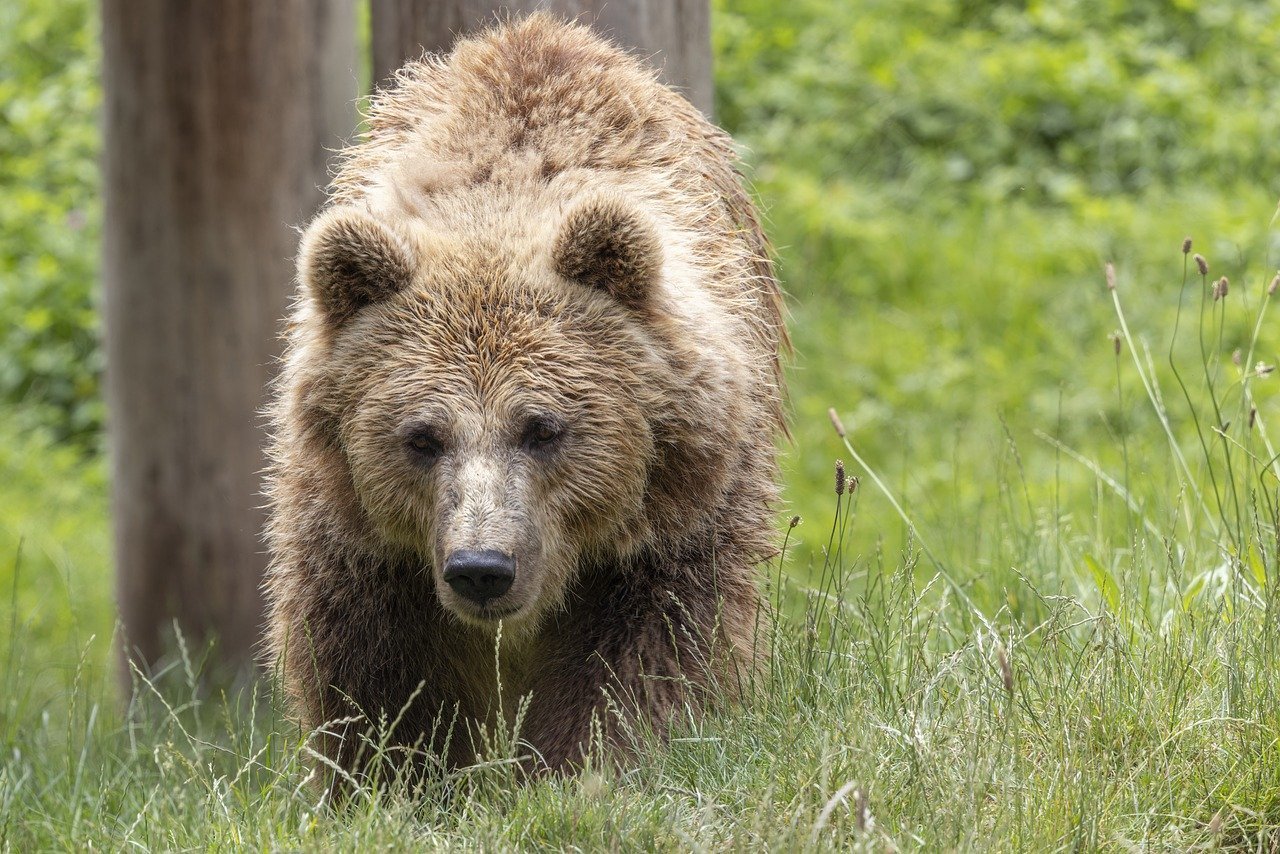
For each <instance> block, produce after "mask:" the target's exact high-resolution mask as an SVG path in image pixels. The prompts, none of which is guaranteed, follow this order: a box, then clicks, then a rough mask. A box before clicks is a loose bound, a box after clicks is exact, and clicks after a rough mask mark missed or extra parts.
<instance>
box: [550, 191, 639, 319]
mask: <svg viewBox="0 0 1280 854" xmlns="http://www.w3.org/2000/svg"><path fill="white" fill-rule="evenodd" d="M553 258H554V262H555V269H556V272H557V273H559V274H560V275H561V276H564V277H565V278H566V279H573V280H575V281H578V282H581V283H582V284H584V285H587V286H588V287H592V288H598V289H599V290H602V291H604V292H605V293H607V294H609V295H611V296H612V297H613V298H614V299H616V300H618V302H620V303H622V304H623V305H625V306H627V307H628V308H631V309H635V310H640V309H643V308H644V307H645V306H646V305H647V304H648V302H649V298H650V294H651V293H652V291H653V288H654V286H655V285H656V283H657V281H658V275H659V273H660V272H661V270H662V242H661V241H660V240H659V238H658V232H657V230H656V229H655V228H654V226H653V223H652V222H650V221H649V218H648V217H646V216H645V215H644V214H643V213H641V212H640V211H639V210H636V209H633V208H632V207H631V206H629V205H628V204H627V203H626V202H624V201H622V200H621V199H618V198H615V197H613V196H604V195H602V196H595V197H593V198H590V199H588V200H587V201H585V202H582V203H580V204H579V205H578V206H577V207H576V208H574V209H573V211H572V212H571V213H570V214H569V216H568V218H567V219H566V220H565V223H564V225H563V226H561V228H560V236H559V237H558V238H556V243H555V249H554V250H553Z"/></svg>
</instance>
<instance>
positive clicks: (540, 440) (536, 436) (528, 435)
mask: <svg viewBox="0 0 1280 854" xmlns="http://www.w3.org/2000/svg"><path fill="white" fill-rule="evenodd" d="M563 433H564V428H563V427H562V426H561V425H560V422H558V421H556V420H555V419H554V418H534V419H533V420H532V421H530V422H529V425H528V426H527V427H526V428H525V431H524V440H523V444H524V446H525V448H527V449H528V450H530V451H540V450H546V449H548V448H550V447H551V446H552V445H553V444H555V442H556V440H557V439H559V438H560V436H561V435H562V434H563Z"/></svg>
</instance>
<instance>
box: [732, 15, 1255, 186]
mask: <svg viewBox="0 0 1280 854" xmlns="http://www.w3.org/2000/svg"><path fill="white" fill-rule="evenodd" d="M716 13H717V14H716V19H715V21H716V28H715V35H716V82H717V93H718V98H717V108H718V111H719V118H720V120H721V121H722V122H723V123H724V124H725V125H726V127H727V128H728V129H729V130H730V131H732V132H733V133H735V134H736V135H737V136H739V137H740V138H742V139H744V140H746V141H748V142H749V144H750V145H751V147H752V149H753V151H754V155H755V158H756V160H757V161H758V162H760V163H762V164H771V165H775V166H779V167H782V166H786V167H791V168H795V169H798V170H800V171H802V172H805V173H808V174H811V175H813V176H815V177H817V178H819V179H823V180H832V179H842V180H847V179H853V180H858V181H861V182H863V183H880V184H893V185H895V187H896V188H897V189H898V191H899V192H901V193H902V194H904V195H906V196H908V197H915V198H920V197H925V196H929V195H936V194H940V193H945V194H955V193H962V194H965V195H973V196H978V197H981V198H985V199H990V200H1001V199H1007V198H1010V197H1014V196H1020V197H1025V198H1029V199H1032V200H1034V201H1037V202H1039V201H1044V202H1063V201H1066V202H1070V201H1073V200H1077V199H1079V198H1081V197H1082V196H1085V195H1096V194H1112V193H1118V192H1133V191H1138V190H1143V189H1145V188H1148V187H1152V186H1155V185H1169V184H1172V183H1177V182H1183V181H1217V182H1234V181H1237V180H1254V179H1255V178H1256V177H1257V176H1259V175H1274V174H1276V173H1277V171H1280V144H1277V142H1278V141H1280V110H1276V109H1275V98H1276V95H1277V90H1276V85H1277V81H1280V7H1278V6H1277V5H1276V4H1275V3H1273V2H1271V0H1254V2H1249V0H1231V2H1195V0H1139V2H1129V0H1054V2H1031V3H1003V2H982V0H967V2H952V0H861V1H860V2H828V0H797V2H791V3H774V2H771V0H717V3H716Z"/></svg>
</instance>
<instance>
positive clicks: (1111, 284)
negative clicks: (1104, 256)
mask: <svg viewBox="0 0 1280 854" xmlns="http://www.w3.org/2000/svg"><path fill="white" fill-rule="evenodd" d="M1106 272H1107V290H1109V291H1114V290H1115V289H1116V265H1115V264H1112V263H1111V262H1110V261H1108V262H1107V266H1106Z"/></svg>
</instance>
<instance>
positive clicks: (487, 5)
mask: <svg viewBox="0 0 1280 854" xmlns="http://www.w3.org/2000/svg"><path fill="white" fill-rule="evenodd" d="M539 9H545V10H548V11H551V12H554V13H556V14H559V15H563V16H564V17H566V18H572V19H576V20H580V21H582V22H583V23H587V24H590V25H591V26H593V27H594V28H595V29H597V30H598V31H600V32H601V33H603V34H605V35H607V36H609V37H611V38H613V39H614V40H615V41H617V42H619V43H620V44H623V45H625V46H627V47H629V48H631V49H633V50H635V51H636V52H637V53H639V54H640V55H642V56H645V57H648V58H649V59H650V61H651V62H653V63H654V64H655V65H656V66H658V67H659V68H660V69H662V75H663V79H664V80H665V81H666V82H667V83H669V84H671V85H672V86H675V87H676V88H677V89H679V90H680V91H681V92H683V93H684V95H685V97H687V98H688V99H689V100H690V101H692V102H693V104H694V106H696V107H697V108H698V109H700V110H702V112H703V113H705V114H706V115H708V116H710V115H711V114H712V95H713V89H712V80H711V7H710V4H709V2H708V0H514V2H507V3H503V2H499V0H373V15H372V26H373V75H374V80H377V81H386V80H387V79H388V78H389V77H390V76H391V74H392V73H393V72H394V71H395V70H396V69H397V68H399V67H400V66H401V65H403V64H404V62H405V61H406V60H409V59H416V58H417V57H419V56H420V55H421V54H422V52H423V50H426V51H428V52H431V53H438V52H442V51H447V50H448V49H449V46H450V45H451V44H452V43H453V40H454V38H455V37H456V36H458V35H461V34H464V33H468V32H471V31H473V30H475V29H477V28H478V27H482V26H484V25H485V24H487V23H492V22H493V21H494V20H495V16H506V15H512V14H521V13H527V12H533V11H536V10H539Z"/></svg>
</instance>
